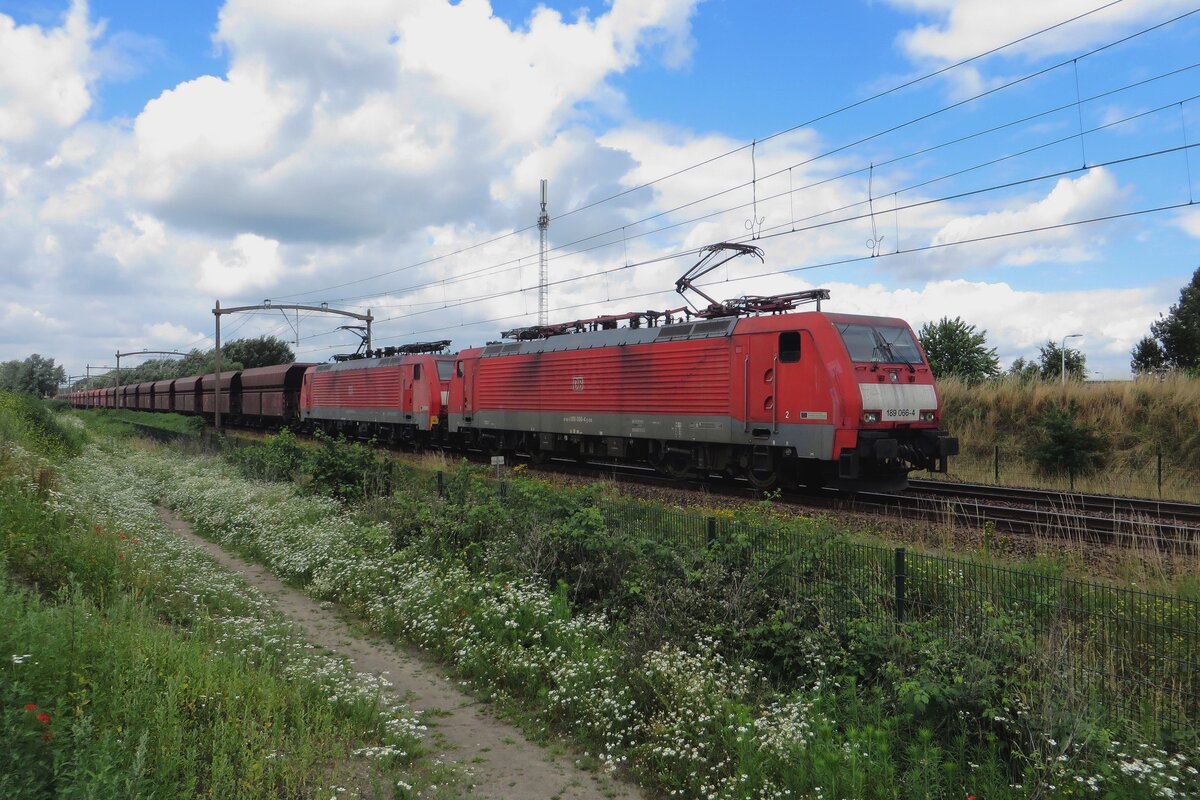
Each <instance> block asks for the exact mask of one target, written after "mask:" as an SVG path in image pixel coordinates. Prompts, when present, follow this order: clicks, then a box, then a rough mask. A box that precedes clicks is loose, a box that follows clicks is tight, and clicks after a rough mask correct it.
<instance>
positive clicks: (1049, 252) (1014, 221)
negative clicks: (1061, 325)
mask: <svg viewBox="0 0 1200 800" xmlns="http://www.w3.org/2000/svg"><path fill="white" fill-rule="evenodd" d="M1129 193H1130V189H1129V187H1122V186H1120V185H1119V184H1118V182H1117V180H1116V178H1115V177H1114V176H1113V174H1112V173H1111V172H1109V171H1108V170H1105V169H1104V168H1102V167H1097V168H1095V169H1092V170H1089V171H1088V172H1087V173H1085V174H1084V175H1082V176H1080V177H1079V178H1074V179H1072V178H1060V179H1059V180H1058V181H1057V182H1056V183H1055V185H1054V188H1052V189H1051V190H1050V192H1049V193H1048V194H1047V195H1046V196H1045V197H1042V198H1040V199H1037V200H1032V201H1029V202H1025V203H1024V204H1022V205H1019V206H1016V207H1014V208H1007V209H1004V210H1000V211H985V212H983V213H977V214H964V215H961V216H956V217H954V218H953V219H951V220H949V221H948V222H946V223H945V224H943V225H942V226H941V228H939V229H938V230H937V232H936V233H934V235H933V236H932V238H931V240H930V244H932V245H947V244H952V243H955V242H966V241H972V240H978V239H987V238H988V237H1003V236H1004V234H1010V233H1018V232H1020V231H1024V230H1031V229H1038V228H1047V227H1051V226H1056V225H1064V224H1066V223H1071V222H1077V221H1080V220H1085V219H1092V218H1096V217H1102V216H1107V215H1109V214H1113V213H1116V212H1118V211H1119V210H1120V209H1121V207H1122V203H1123V202H1124V201H1125V199H1126V198H1127V197H1128V196H1129ZM1102 244H1103V239H1101V238H1099V237H1097V236H1096V235H1095V233H1094V231H1090V230H1085V229H1084V226H1078V227H1074V226H1068V227H1062V228H1057V229H1054V230H1046V231H1041V232H1038V233H1032V234H1028V235H1022V236H1019V237H1013V238H1011V239H1010V238H1007V237H1005V238H998V239H994V240H991V241H982V242H975V243H973V244H971V245H970V247H971V250H970V253H971V262H972V264H973V265H974V266H975V267H976V268H980V267H986V266H992V265H996V264H1004V265H1009V266H1021V265H1028V264H1032V263H1036V262H1041V261H1060V262H1065V263H1072V262H1079V261H1088V260H1091V259H1093V258H1095V257H1096V255H1097V252H1098V247H1099V246H1100V245H1102ZM960 260H961V259H960V258H959V256H957V255H955V254H953V253H950V254H947V253H944V252H939V251H937V250H933V251H930V252H929V253H928V254H927V258H926V259H925V260H924V261H922V262H918V263H920V264H921V268H922V269H927V270H933V271H935V272H936V271H942V270H947V269H953V268H954V264H955V263H956V262H960Z"/></svg>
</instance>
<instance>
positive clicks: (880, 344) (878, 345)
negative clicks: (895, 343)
mask: <svg viewBox="0 0 1200 800" xmlns="http://www.w3.org/2000/svg"><path fill="white" fill-rule="evenodd" d="M871 334H872V336H874V337H875V352H879V351H883V352H884V353H885V354H886V355H887V357H888V361H889V362H890V363H892V364H895V363H897V362H899V363H901V364H903V365H904V366H906V367H908V371H909V372H916V371H917V368H916V367H914V366H913V365H912V362H911V361H909V360H908V359H907V358H904V357H903V356H898V355H896V351H895V350H894V349H893V348H892V343H891V342H889V341H888V340H887V337H885V336H884V335H883V334H882V333H880V332H879V329H878V328H871ZM876 369H879V364H878V363H876V364H875V366H874V367H873V368H872V371H874V370H876Z"/></svg>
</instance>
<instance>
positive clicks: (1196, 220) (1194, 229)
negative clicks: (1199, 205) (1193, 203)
mask: <svg viewBox="0 0 1200 800" xmlns="http://www.w3.org/2000/svg"><path fill="white" fill-rule="evenodd" d="M1175 224H1176V225H1178V226H1179V227H1180V228H1181V229H1182V230H1183V231H1185V232H1186V233H1187V234H1188V235H1189V236H1194V237H1195V238H1197V239H1200V211H1195V210H1192V209H1187V210H1184V211H1180V212H1179V214H1178V215H1177V216H1176V217H1175Z"/></svg>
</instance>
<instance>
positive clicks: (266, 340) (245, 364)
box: [221, 336, 296, 369]
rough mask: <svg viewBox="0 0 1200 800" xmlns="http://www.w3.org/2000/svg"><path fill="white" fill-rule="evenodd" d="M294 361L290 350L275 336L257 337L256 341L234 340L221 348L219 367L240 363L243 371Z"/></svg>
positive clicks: (294, 357) (293, 355)
mask: <svg viewBox="0 0 1200 800" xmlns="http://www.w3.org/2000/svg"><path fill="white" fill-rule="evenodd" d="M295 360H296V356H295V354H294V353H293V352H292V348H290V347H288V344H287V342H285V341H283V340H282V339H280V338H279V337H277V336H259V337H258V338H256V339H234V340H233V341H232V342H229V343H228V344H225V345H222V346H221V362H222V363H221V366H222V368H225V367H226V366H227V365H229V364H231V363H240V364H241V365H242V368H243V369H253V368H254V367H271V366H274V365H276V364H290V363H291V362H293V361H295Z"/></svg>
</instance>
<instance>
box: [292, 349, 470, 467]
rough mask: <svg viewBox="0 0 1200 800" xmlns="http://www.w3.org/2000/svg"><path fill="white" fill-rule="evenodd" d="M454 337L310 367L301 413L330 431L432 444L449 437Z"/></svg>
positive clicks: (305, 417) (302, 389)
mask: <svg viewBox="0 0 1200 800" xmlns="http://www.w3.org/2000/svg"><path fill="white" fill-rule="evenodd" d="M449 344H450V342H448V341H441V342H426V343H421V344H413V345H406V346H404V347H390V348H386V349H385V350H383V351H381V352H380V355H381V356H382V357H376V358H359V359H352V360H346V361H341V362H338V363H334V364H322V365H320V366H317V367H311V368H310V369H308V370H307V371H306V372H305V373H304V381H303V384H302V385H301V389H300V419H301V421H302V422H303V423H305V424H307V425H312V426H315V427H319V428H323V429H325V430H326V431H329V432H331V433H332V432H340V431H347V432H350V433H352V434H354V435H357V436H360V437H367V436H371V437H376V438H378V439H379V440H381V441H395V442H409V443H413V444H422V445H424V444H429V443H432V442H439V441H442V440H443V439H444V438H445V428H446V413H445V409H446V399H447V397H448V395H449V389H450V386H449V383H450V373H451V370H452V369H453V358H452V357H451V356H445V355H436V353H439V352H441V351H442V350H444V349H445V348H446V347H447V346H449Z"/></svg>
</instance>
